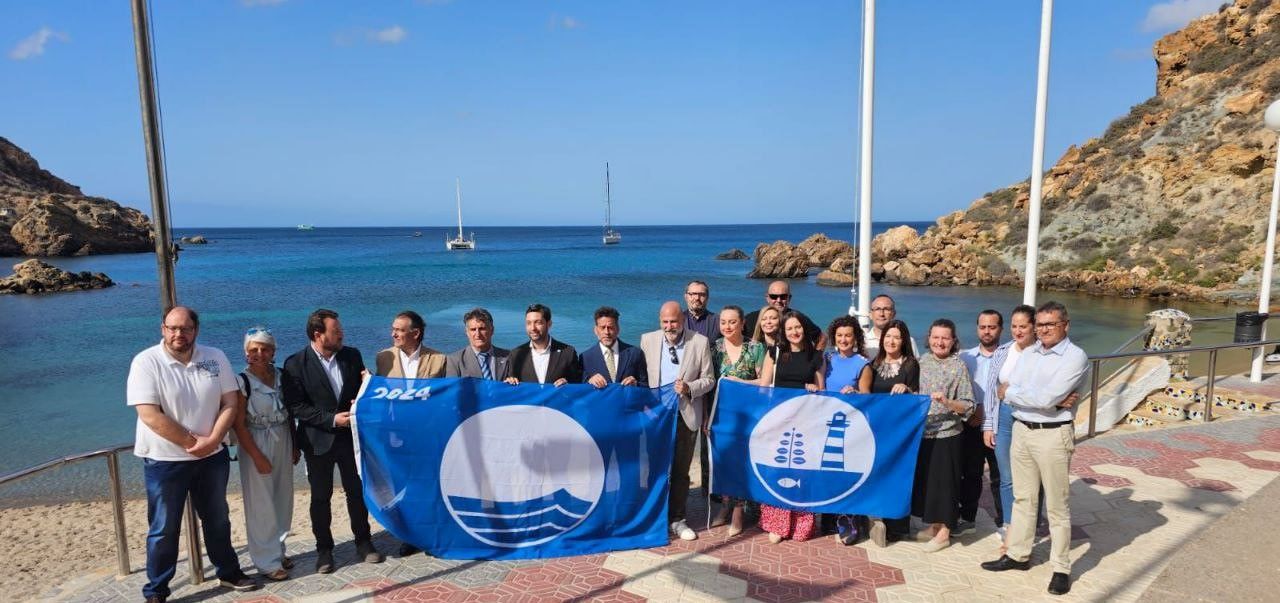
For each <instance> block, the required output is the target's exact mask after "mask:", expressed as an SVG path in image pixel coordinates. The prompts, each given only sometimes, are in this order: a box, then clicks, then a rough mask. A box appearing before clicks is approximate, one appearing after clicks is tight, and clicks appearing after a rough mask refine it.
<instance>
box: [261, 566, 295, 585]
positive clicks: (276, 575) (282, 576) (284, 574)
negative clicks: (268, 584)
mask: <svg viewBox="0 0 1280 603" xmlns="http://www.w3.org/2000/svg"><path fill="white" fill-rule="evenodd" d="M263 577H265V578H266V579H268V580H274V581H276V582H279V581H281V580H288V579H289V570H286V569H284V568H280V569H278V570H276V571H274V572H271V573H269V574H263Z"/></svg>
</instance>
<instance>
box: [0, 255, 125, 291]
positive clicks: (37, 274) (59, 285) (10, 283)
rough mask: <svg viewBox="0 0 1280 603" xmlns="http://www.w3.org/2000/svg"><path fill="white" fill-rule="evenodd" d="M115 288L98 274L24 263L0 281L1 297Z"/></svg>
mask: <svg viewBox="0 0 1280 603" xmlns="http://www.w3.org/2000/svg"><path fill="white" fill-rule="evenodd" d="M112 285H115V283H114V282H112V280H111V279H110V278H108V277H107V275H105V274H103V273H101V272H88V271H85V272H80V273H71V272H67V271H66V270H63V269H61V268H58V267H57V266H53V265H50V264H46V263H44V262H42V261H40V260H35V259H32V260H27V261H25V262H22V263H21V264H15V265H14V266H13V274H12V275H10V276H8V277H7V278H4V279H0V294H2V293H18V294H23V293H27V294H32V293H57V292H61V291H83V290H86V289H102V288H105V287H110V286H112Z"/></svg>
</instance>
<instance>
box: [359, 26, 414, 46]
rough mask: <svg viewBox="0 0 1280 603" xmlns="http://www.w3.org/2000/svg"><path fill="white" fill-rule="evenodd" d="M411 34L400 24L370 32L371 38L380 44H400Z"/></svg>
mask: <svg viewBox="0 0 1280 603" xmlns="http://www.w3.org/2000/svg"><path fill="white" fill-rule="evenodd" d="M408 35H409V32H408V31H405V28H403V27H400V26H399V25H392V26H391V27H388V28H386V29H379V30H377V31H372V32H369V39H371V40H373V41H374V42H377V43H379V44H399V43H401V42H403V41H404V39H405V37H406V36H408Z"/></svg>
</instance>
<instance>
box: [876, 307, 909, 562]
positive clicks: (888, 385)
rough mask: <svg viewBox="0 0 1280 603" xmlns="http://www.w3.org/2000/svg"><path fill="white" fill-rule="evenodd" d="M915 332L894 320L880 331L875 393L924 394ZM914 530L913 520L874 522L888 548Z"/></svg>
mask: <svg viewBox="0 0 1280 603" xmlns="http://www.w3.org/2000/svg"><path fill="white" fill-rule="evenodd" d="M908 341H911V332H910V331H908V330H907V323H905V322H902V321H901V320H891V321H889V323H888V324H886V325H885V326H884V329H883V330H881V331H880V351H879V352H878V353H877V354H876V358H875V360H872V361H871V393H873V394H913V393H916V392H918V391H919V390H920V363H919V362H917V361H916V359H915V356H913V355H912V354H911V346H910V345H907V344H906V342H908ZM910 530H911V520H910V518H907V517H903V518H900V519H880V518H875V519H874V520H873V521H872V522H871V541H872V542H874V543H875V544H876V545H877V546H885V545H886V544H888V542H889V540H900V539H902V538H904V537H905V536H906V535H907V532H909V531H910Z"/></svg>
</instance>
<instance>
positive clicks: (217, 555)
mask: <svg viewBox="0 0 1280 603" xmlns="http://www.w3.org/2000/svg"><path fill="white" fill-rule="evenodd" d="M142 465H143V466H142V473H143V477H144V479H145V480H146V484H147V521H148V522H149V523H150V524H151V525H150V529H149V530H148V532H147V583H146V585H144V586H143V587H142V596H143V597H144V598H146V597H152V596H160V597H166V598H167V597H168V596H169V595H170V591H169V581H170V580H172V579H173V574H174V572H175V571H176V570H177V566H178V530H179V528H180V527H181V526H182V512H183V506H184V503H185V502H186V499H187V495H188V494H190V495H191V502H192V504H193V505H194V506H195V510H196V515H197V516H199V517H200V521H201V523H202V524H203V527H204V529H203V532H204V546H205V551H207V552H208V553H209V560H210V561H212V562H213V565H214V567H215V568H216V569H217V574H218V578H221V579H233V578H237V577H239V576H241V575H242V574H241V572H240V559H239V558H238V556H237V555H236V551H235V549H234V548H232V546H231V519H230V518H229V517H228V515H227V476H228V474H229V473H230V472H231V461H230V458H229V456H228V455H227V451H226V450H223V451H222V452H219V453H217V454H215V455H213V456H209V457H205V458H203V459H200V460H195V461H154V460H151V459H142Z"/></svg>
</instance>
